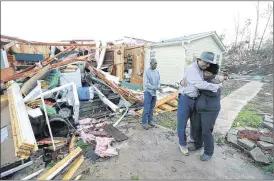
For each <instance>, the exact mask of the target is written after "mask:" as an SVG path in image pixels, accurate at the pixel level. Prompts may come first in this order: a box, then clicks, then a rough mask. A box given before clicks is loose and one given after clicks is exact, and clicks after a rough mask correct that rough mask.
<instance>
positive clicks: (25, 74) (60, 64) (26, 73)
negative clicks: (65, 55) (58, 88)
mask: <svg viewBox="0 0 274 181" xmlns="http://www.w3.org/2000/svg"><path fill="white" fill-rule="evenodd" d="M88 56H89V55H85V56H82V57H78V58H73V59H68V60H63V61H61V62H58V63H55V64H52V65H50V67H49V70H52V69H55V68H58V67H63V66H65V65H68V64H71V63H76V62H83V61H86V58H87V57H88ZM41 69H42V68H38V67H35V66H34V67H31V68H30V69H29V70H28V71H23V72H19V73H16V74H12V75H10V76H7V77H5V78H3V77H1V80H2V81H4V82H8V81H10V80H15V79H19V78H25V77H29V76H32V75H33V74H36V72H38V71H39V70H41Z"/></svg>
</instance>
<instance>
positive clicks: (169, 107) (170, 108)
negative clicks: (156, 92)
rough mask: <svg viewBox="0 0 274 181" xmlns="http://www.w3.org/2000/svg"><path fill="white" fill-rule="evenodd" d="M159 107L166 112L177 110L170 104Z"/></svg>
mask: <svg viewBox="0 0 274 181" xmlns="http://www.w3.org/2000/svg"><path fill="white" fill-rule="evenodd" d="M159 107H160V108H163V109H165V110H167V111H172V110H174V109H175V108H174V107H172V106H170V105H168V104H162V105H160V106H159Z"/></svg>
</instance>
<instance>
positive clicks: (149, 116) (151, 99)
mask: <svg viewBox="0 0 274 181" xmlns="http://www.w3.org/2000/svg"><path fill="white" fill-rule="evenodd" d="M156 100H157V99H156V96H152V95H151V94H150V93H149V92H148V91H145V92H144V108H143V115H142V124H147V123H150V122H151V121H153V110H154V107H155V104H156Z"/></svg>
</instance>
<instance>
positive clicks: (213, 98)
mask: <svg viewBox="0 0 274 181" xmlns="http://www.w3.org/2000/svg"><path fill="white" fill-rule="evenodd" d="M195 107H196V111H197V112H199V113H201V112H219V111H220V110H221V91H220V89H219V90H218V91H217V92H212V91H208V90H200V96H199V97H198V98H197V100H196V106H195Z"/></svg>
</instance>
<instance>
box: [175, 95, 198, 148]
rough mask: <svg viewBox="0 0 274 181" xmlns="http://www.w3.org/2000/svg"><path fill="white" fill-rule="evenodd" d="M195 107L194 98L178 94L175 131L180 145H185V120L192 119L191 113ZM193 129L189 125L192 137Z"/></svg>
mask: <svg viewBox="0 0 274 181" xmlns="http://www.w3.org/2000/svg"><path fill="white" fill-rule="evenodd" d="M194 107H195V100H193V99H190V98H189V97H187V96H185V95H183V94H181V95H180V96H179V101H178V109H177V119H178V126H177V133H178V138H179V144H180V145H181V146H186V145H187V140H186V125H187V120H188V119H190V121H191V120H192V113H193V111H194ZM192 135H193V130H192V126H190V138H191V139H193V137H192Z"/></svg>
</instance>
